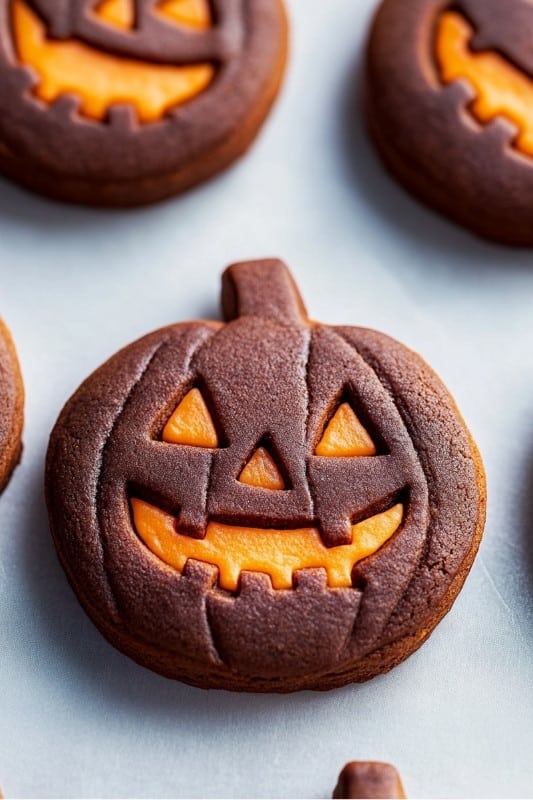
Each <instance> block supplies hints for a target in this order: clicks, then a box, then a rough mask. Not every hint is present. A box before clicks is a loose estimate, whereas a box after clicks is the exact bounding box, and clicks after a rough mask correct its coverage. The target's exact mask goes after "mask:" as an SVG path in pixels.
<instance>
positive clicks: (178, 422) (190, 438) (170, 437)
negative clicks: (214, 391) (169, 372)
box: [163, 389, 218, 447]
mask: <svg viewBox="0 0 533 800" xmlns="http://www.w3.org/2000/svg"><path fill="white" fill-rule="evenodd" d="M163 441H164V442H169V443H170V444H188V445H190V446H192V447H218V437H217V432H216V430H215V426H214V424H213V420H212V419H211V414H210V413H209V411H208V409H207V406H206V404H205V401H204V398H203V397H202V395H201V393H200V390H199V389H191V390H190V392H188V393H187V394H186V395H185V397H184V398H183V400H182V401H181V403H179V405H178V407H177V408H176V410H175V411H174V413H173V414H172V416H171V417H170V419H169V421H168V422H167V424H166V425H165V428H164V430H163Z"/></svg>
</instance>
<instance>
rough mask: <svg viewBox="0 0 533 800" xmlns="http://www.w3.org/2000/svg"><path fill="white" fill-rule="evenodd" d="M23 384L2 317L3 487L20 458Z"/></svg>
mask: <svg viewBox="0 0 533 800" xmlns="http://www.w3.org/2000/svg"><path fill="white" fill-rule="evenodd" d="M23 414H24V388H23V385H22V376H21V374H20V367H19V363H18V359H17V354H16V351H15V346H14V344H13V340H12V338H11V334H10V333H9V331H8V329H7V328H6V326H5V325H4V323H3V322H2V320H0V491H2V489H3V488H4V487H5V485H6V483H7V482H8V480H9V477H10V475H11V473H12V472H13V470H14V469H15V467H16V466H17V464H18V462H19V460H20V454H21V452H22V424H23Z"/></svg>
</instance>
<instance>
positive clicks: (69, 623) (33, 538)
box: [21, 454, 353, 736]
mask: <svg viewBox="0 0 533 800" xmlns="http://www.w3.org/2000/svg"><path fill="white" fill-rule="evenodd" d="M43 472H44V454H43V458H42V460H41V465H40V468H39V466H37V467H36V468H35V470H34V473H33V475H32V476H31V479H30V482H29V486H28V503H27V505H26V507H25V518H24V520H23V522H22V525H21V548H22V563H23V574H22V576H21V579H22V580H23V581H24V583H25V587H24V588H25V592H26V594H27V598H28V599H27V603H28V608H30V609H31V614H32V621H33V624H34V625H35V626H36V628H37V633H36V636H37V639H38V642H39V644H38V649H39V651H40V653H41V658H42V663H46V664H48V668H47V673H46V675H45V678H46V680H47V681H49V682H50V684H51V685H50V691H51V692H59V691H60V692H61V694H62V696H63V697H64V698H65V702H66V703H69V704H70V705H71V707H72V709H73V714H78V713H80V709H83V708H87V707H88V706H90V704H91V698H94V706H95V707H97V706H101V705H102V701H104V707H105V708H108V709H116V710H121V711H124V710H125V711H126V712H127V713H128V714H130V715H131V716H132V718H138V719H139V720H141V719H142V720H143V724H145V722H146V720H147V719H148V720H151V721H152V722H153V723H154V724H157V725H160V724H163V725H164V724H169V725H180V723H181V724H184V725H185V724H191V725H192V724H194V725H195V726H198V725H200V726H202V725H206V726H209V727H208V730H209V731H210V734H209V735H210V736H220V735H224V733H225V732H227V730H228V720H231V719H235V718H236V717H238V718H246V719H247V720H249V721H251V723H252V724H253V723H254V721H255V722H257V724H259V723H260V721H261V719H262V718H264V717H265V716H268V718H269V719H272V717H274V718H276V717H277V715H279V716H280V718H281V717H282V716H283V715H284V714H286V712H287V705H288V702H290V705H291V709H292V711H293V713H295V714H298V713H300V711H302V712H303V710H304V709H307V710H308V707H309V704H310V702H312V703H313V704H314V705H316V704H317V703H319V704H323V703H324V702H326V698H327V695H328V694H329V696H330V698H331V699H333V696H334V695H337V697H336V700H335V702H339V692H341V693H342V692H343V691H346V690H349V689H351V691H353V687H345V689H344V690H343V689H340V690H337V691H336V692H334V693H317V692H299V693H294V694H292V695H290V696H287V695H276V694H245V693H237V692H235V693H234V692H227V691H220V690H217V691H207V690H204V689H196V688H194V687H191V686H187V685H185V684H182V683H179V682H178V681H174V680H169V679H167V678H163V677H161V676H160V675H157V674H156V673H153V672H151V671H150V670H148V669H146V668H144V667H141V666H139V665H138V664H136V663H135V662H133V661H132V660H131V659H129V658H128V657H126V656H125V655H123V654H122V653H120V652H119V651H118V650H116V649H115V648H114V647H112V646H111V645H110V644H109V643H108V642H107V641H106V639H105V638H104V637H103V636H102V635H101V634H100V632H99V631H98V630H97V629H96V627H95V626H94V625H93V623H92V622H91V620H90V619H89V618H88V617H87V615H86V614H85V612H84V611H83V609H82V608H81V606H80V605H79V604H78V601H77V599H76V597H75V595H74V592H73V590H72V589H71V587H70V586H69V584H68V582H67V579H66V577H65V574H64V572H63V570H62V568H61V566H60V564H59V561H58V558H57V555H56V552H55V548H54V544H53V541H52V537H51V534H50V531H49V529H48V525H47V512H46V505H45V500H44V491H43V487H42V483H43V480H42V475H43ZM32 646H33V645H32ZM31 657H32V654H31V653H28V658H31ZM288 698H290V700H289V699H288Z"/></svg>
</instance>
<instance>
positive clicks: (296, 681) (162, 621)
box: [46, 261, 485, 691]
mask: <svg viewBox="0 0 533 800" xmlns="http://www.w3.org/2000/svg"><path fill="white" fill-rule="evenodd" d="M222 306H223V312H224V317H225V320H226V322H225V323H224V324H222V323H219V322H205V321H196V322H188V323H182V324H178V325H173V326H171V327H167V328H164V329H162V330H160V331H156V332H155V333H152V334H150V335H148V336H146V337H144V338H143V339H140V340H139V341H137V342H136V343H134V344H132V345H130V346H129V347H126V348H125V349H124V350H122V351H121V352H119V353H118V354H117V355H115V356H114V357H113V358H112V359H111V360H110V361H108V362H107V363H106V364H104V365H103V366H102V367H100V369H98V370H97V371H96V372H95V373H94V374H93V375H92V376H91V377H89V378H88V379H87V380H86V381H85V383H84V384H83V385H82V386H81V387H80V389H79V390H78V391H77V392H76V393H75V395H74V396H73V397H72V398H71V400H70V401H69V402H68V403H67V405H66V407H65V408H64V410H63V412H62V413H61V416H60V418H59V420H58V422H57V424H56V427H55V429H54V431H53V433H52V436H51V440H50V446H49V451H48V458H47V470H46V490H47V502H48V509H49V514H50V521H51V528H52V532H53V537H54V540H55V543H56V547H57V550H58V553H59V557H60V559H61V562H62V564H63V566H64V568H65V571H66V573H67V575H68V578H69V580H70V582H71V583H72V585H73V587H74V589H75V591H76V592H77V594H78V597H79V599H80V601H81V603H82V605H83V606H84V607H85V609H86V610H87V612H88V613H89V615H90V616H91V617H92V619H93V620H94V622H95V623H96V625H97V626H98V627H99V628H100V630H101V631H102V632H103V633H104V635H105V636H107V638H108V639H109V640H110V641H111V642H112V643H113V644H115V645H116V646H117V647H118V648H120V649H121V650H123V651H124V652H125V653H127V654H128V655H130V656H131V657H132V658H134V659H136V660H137V661H139V662H140V663H142V664H144V665H146V666H148V667H151V668H152V669H154V670H156V671H158V672H161V673H163V674H164V675H167V676H170V677H173V678H178V679H181V680H184V681H187V682H190V683H193V684H197V685H199V686H204V687H222V688H225V689H235V690H250V691H291V690H295V689H303V688H314V689H328V688H331V687H334V686H340V685H342V684H344V683H347V682H349V681H362V680H366V679H367V678H371V677H372V676H374V675H376V674H377V673H380V672H384V671H386V670H388V669H390V668H391V667H393V666H394V665H395V664H397V663H398V662H400V661H402V660H403V659H404V658H405V657H406V656H408V655H409V654H410V653H411V652H413V651H414V650H415V649H416V648H417V647H418V646H419V645H420V644H422V642H423V641H424V640H425V639H426V638H427V636H428V635H429V633H430V631H431V630H432V629H433V627H434V626H435V625H436V624H437V622H438V621H439V620H440V618H441V617H442V616H443V615H444V614H445V613H446V612H447V611H448V609H449V608H450V606H451V604H452V602H453V600H454V598H455V596H456V594H457V592H458V591H459V589H460V587H461V585H462V583H463V581H464V579H465V577H466V574H467V572H468V570H469V568H470V565H471V563H472V560H473V558H474V554H475V552H476V550H477V547H478V544H479V540H480V537H481V532H482V527H483V522H484V507H485V489H484V478H483V471H482V466H481V463H480V459H479V456H478V454H477V450H476V448H475V446H474V444H473V442H472V440H471V438H470V435H469V433H468V431H467V429H466V428H465V425H464V423H463V421H462V419H461V417H460V416H459V414H458V411H457V409H456V407H455V404H454V402H453V400H452V399H451V397H450V396H449V394H448V393H447V392H446V390H445V388H444V387H443V386H442V384H441V382H440V381H439V379H438V378H437V377H436V376H435V375H434V374H433V372H432V371H431V370H430V369H429V367H428V366H427V365H426V364H425V363H424V362H423V361H422V360H421V358H420V357H419V356H417V355H415V354H414V353H412V352H411V351H409V350H408V349H407V348H405V347H404V346H403V345H401V344H399V343H398V342H395V341H393V340H392V339H389V338H388V337H386V336H384V335H382V334H380V333H376V332H373V331H370V330H365V329H361V328H350V327H335V328H333V327H327V326H324V325H320V324H318V323H315V322H310V321H309V319H308V317H307V315H306V312H305V309H304V306H303V303H302V301H301V299H300V296H299V294H298V290H297V288H296V286H295V284H294V282H293V280H292V278H291V276H290V274H289V272H288V270H287V268H286V267H285V265H284V264H283V263H282V262H280V261H257V262H247V263H243V264H237V265H234V266H232V267H230V268H229V269H228V270H226V272H225V273H224V276H223V288H222Z"/></svg>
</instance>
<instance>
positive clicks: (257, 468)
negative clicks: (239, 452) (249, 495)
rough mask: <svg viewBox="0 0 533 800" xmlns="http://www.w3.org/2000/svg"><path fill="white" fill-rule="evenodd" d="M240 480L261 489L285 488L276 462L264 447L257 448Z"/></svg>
mask: <svg viewBox="0 0 533 800" xmlns="http://www.w3.org/2000/svg"><path fill="white" fill-rule="evenodd" d="M239 480H240V482H241V483H247V484H248V485H249V486H257V487H258V488H260V489H285V481H284V480H283V478H282V477H281V473H280V471H279V469H278V468H277V466H276V462H275V461H274V459H273V458H272V456H271V455H270V453H269V452H268V451H267V450H265V448H264V447H258V448H257V450H256V451H255V453H254V454H253V456H252V457H251V459H250V460H249V461H248V463H247V464H246V466H245V467H244V469H243V471H242V472H241V474H240V476H239Z"/></svg>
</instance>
